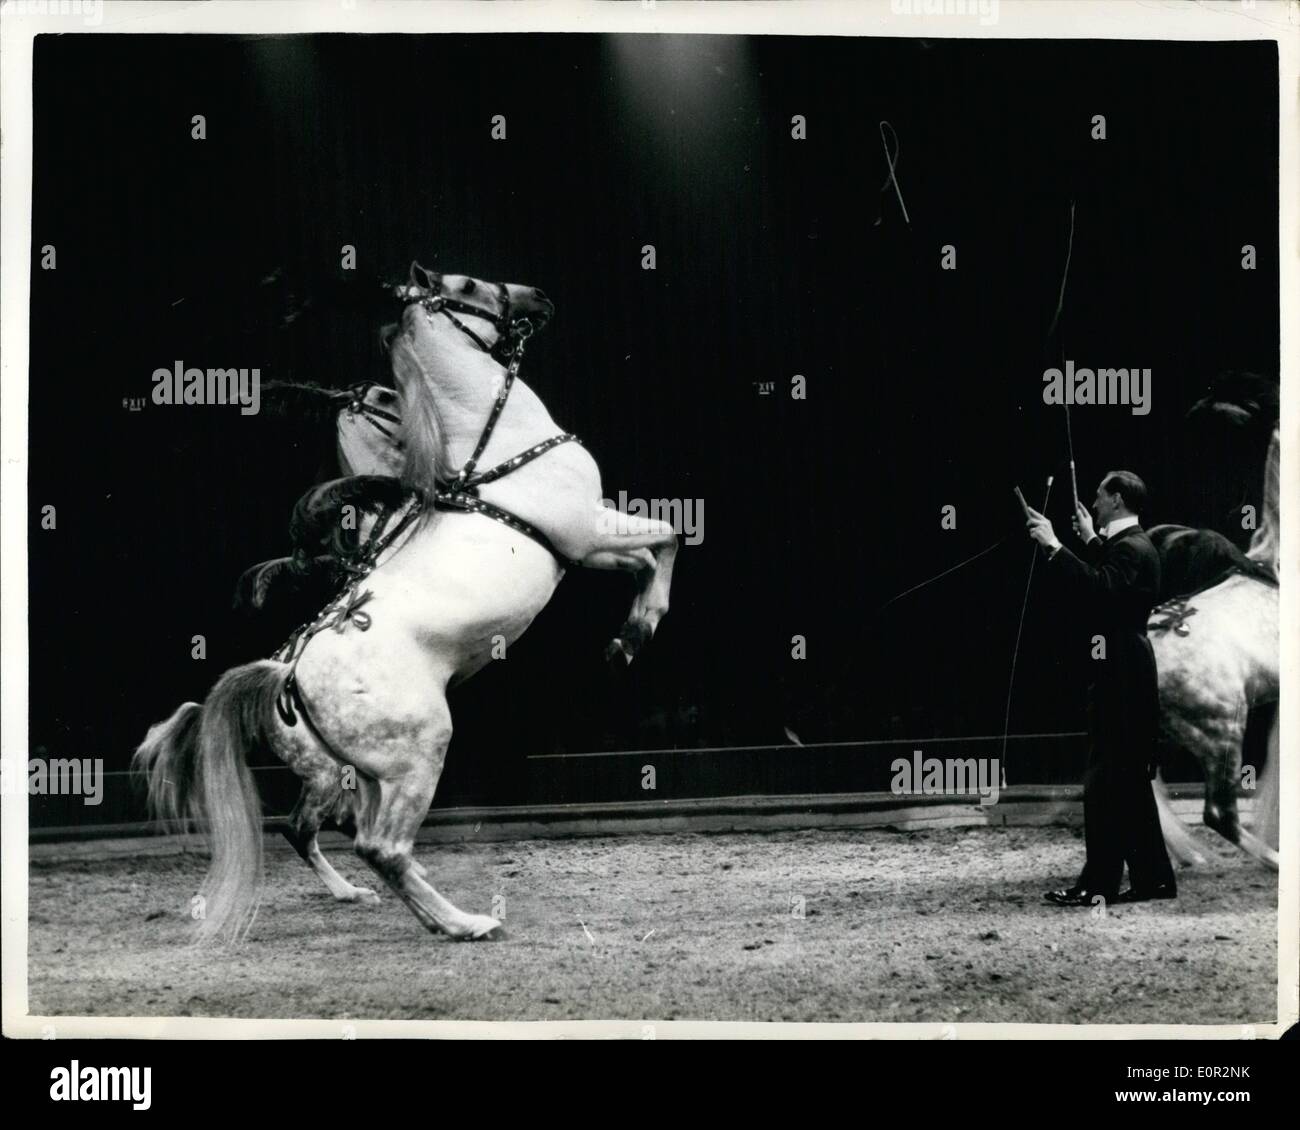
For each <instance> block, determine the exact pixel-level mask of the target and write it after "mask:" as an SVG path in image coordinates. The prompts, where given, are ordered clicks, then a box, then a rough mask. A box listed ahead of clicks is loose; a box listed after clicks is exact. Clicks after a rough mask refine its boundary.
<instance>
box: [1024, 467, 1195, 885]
mask: <svg viewBox="0 0 1300 1130" xmlns="http://www.w3.org/2000/svg"><path fill="white" fill-rule="evenodd" d="M1146 494H1147V492H1146V486H1145V485H1144V484H1143V482H1142V480H1141V479H1140V478H1138V476H1137V475H1135V474H1133V472H1132V471H1111V472H1110V473H1109V474H1108V475H1107V476H1106V477H1105V478H1104V479H1102V481H1101V485H1100V486H1099V487H1098V488H1097V498H1096V500H1095V501H1094V503H1093V509H1094V510H1095V511H1096V514H1097V521H1098V523H1099V524H1100V526H1101V536H1098V535H1097V533H1095V532H1094V529H1093V523H1092V518H1091V516H1090V515H1089V513H1088V510H1087V508H1086V507H1084V506H1083V505H1082V504H1076V513H1075V518H1074V528H1075V532H1076V533H1078V535H1079V537H1080V538H1081V539H1082V541H1083V549H1082V552H1081V553H1080V554H1077V555H1076V554H1074V553H1072V552H1070V550H1068V549H1066V548H1065V547H1064V546H1063V545H1061V543H1060V542H1059V541H1058V540H1057V538H1056V535H1055V534H1054V533H1053V531H1052V524H1051V522H1049V521H1048V520H1047V518H1045V517H1044V516H1043V515H1042V514H1040V513H1038V511H1036V510H1033V509H1030V510H1029V511H1028V520H1027V522H1026V526H1027V528H1028V530H1029V536H1030V537H1031V538H1032V539H1033V540H1034V541H1036V542H1038V544H1039V545H1040V546H1042V547H1043V548H1044V549H1045V550H1046V552H1047V559H1048V569H1049V571H1050V572H1051V573H1052V574H1053V575H1054V577H1055V579H1056V581H1057V582H1058V583H1059V584H1060V585H1061V586H1062V588H1064V589H1065V590H1066V591H1067V592H1069V593H1070V594H1071V595H1072V596H1074V597H1076V598H1078V599H1080V600H1081V601H1082V602H1083V604H1084V612H1085V615H1086V617H1087V622H1088V624H1089V626H1090V631H1091V634H1092V637H1093V638H1092V655H1093V659H1092V663H1093V681H1092V685H1091V686H1090V687H1089V689H1088V734H1089V737H1090V739H1091V743H1090V744H1091V749H1090V751H1089V755H1088V771H1087V775H1086V776H1085V778H1084V787H1083V811H1084V838H1085V843H1086V847H1087V862H1086V863H1085V864H1084V867H1083V872H1082V873H1081V874H1080V875H1079V879H1078V881H1077V882H1076V883H1075V885H1074V886H1073V887H1068V888H1066V889H1065V890H1060V891H1049V892H1048V894H1047V896H1046V897H1047V898H1048V900H1049V901H1051V902H1054V903H1056V904H1057V905H1059V906H1089V905H1091V904H1092V903H1093V901H1094V900H1095V899H1096V898H1097V897H1098V896H1100V897H1101V898H1102V899H1104V900H1105V901H1106V902H1107V903H1113V902H1145V901H1146V900H1148V899H1157V898H1174V897H1175V896H1176V895H1177V887H1176V884H1175V882H1174V872H1173V868H1172V867H1171V866H1170V863H1169V855H1168V853H1167V852H1166V850H1165V843H1164V837H1163V836H1162V835H1161V832H1160V818H1159V816H1158V815H1157V813H1156V804H1155V797H1154V796H1153V795H1152V792H1151V778H1152V777H1153V776H1154V775H1155V768H1154V762H1155V752H1156V737H1157V733H1158V729H1159V720H1160V700H1159V695H1158V691H1157V684H1156V661H1155V654H1154V652H1153V651H1152V650H1151V642H1150V641H1149V640H1148V639H1147V619H1148V618H1149V616H1150V613H1151V608H1152V606H1153V605H1154V604H1155V603H1156V601H1157V599H1158V594H1159V592H1160V555H1159V553H1158V552H1157V551H1156V548H1155V546H1154V545H1152V543H1151V539H1150V538H1149V537H1147V535H1146V533H1145V532H1144V531H1143V529H1142V527H1141V526H1140V525H1139V524H1138V515H1139V514H1141V512H1142V510H1143V509H1144V507H1145V505H1146ZM1125 863H1127V864H1128V872H1129V889H1128V890H1126V891H1124V892H1123V893H1122V894H1121V893H1120V891H1119V884H1120V880H1121V879H1122V878H1123V875H1124V864H1125Z"/></svg>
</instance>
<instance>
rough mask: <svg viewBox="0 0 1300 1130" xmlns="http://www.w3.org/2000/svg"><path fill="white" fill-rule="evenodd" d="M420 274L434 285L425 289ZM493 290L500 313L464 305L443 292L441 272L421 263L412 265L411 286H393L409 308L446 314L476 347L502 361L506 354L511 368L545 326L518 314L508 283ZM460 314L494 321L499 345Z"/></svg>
mask: <svg viewBox="0 0 1300 1130" xmlns="http://www.w3.org/2000/svg"><path fill="white" fill-rule="evenodd" d="M416 271H420V272H422V273H423V274H424V277H425V278H426V279H427V280H428V281H429V282H430V283H431V284H432V285H430V286H421V285H420V284H419V283H418V282H416V281H415V272H416ZM490 285H491V286H492V289H493V290H494V291H495V292H496V296H497V306H498V308H499V309H498V310H496V311H495V312H494V311H490V310H486V309H484V308H483V307H482V306H475V305H474V304H473V303H471V302H462V301H461V300H460V299H459V298H451V297H449V296H447V295H444V294H443V293H442V274H441V272H438V271H430V270H428V269H427V268H425V267H421V266H420V265H419V264H418V263H412V264H411V278H410V281H409V282H407V283H399V284H397V285H395V286H393V287H392V293H393V297H394V298H397V299H399V300H400V301H402V302H403V303H405V304H406V305H408V306H409V305H411V304H412V303H418V304H419V305H420V306H421V307H423V309H424V310H426V311H427V312H428V313H429V314H430V316H432V315H434V314H442V315H443V316H444V317H446V318H447V319H449V320H450V322H451V324H452V325H453V326H455V327H456V328H457V329H458V330H460V332H461V333H463V334H464V335H465V336H466V337H467V338H469V339H470V341H472V342H473V343H474V345H475V346H476V347H477V348H479V349H480V350H482V351H483V352H484V353H486V354H488V355H489V356H491V357H494V358H496V359H497V360H498V361H500V360H501V359H502V355H503V354H504V355H505V356H506V361H505V364H507V365H509V363H510V361H511V360H513V358H514V357H515V356H516V355H517V354H519V353H522V352H523V348H524V342H526V341H527V340H528V339H529V338H530V337H532V335H533V334H534V332H536V330H538V329H540V328H541V327H539V326H536V325H534V323H533V320H532V319H531V318H529V317H528V316H527V315H519V316H518V317H516V316H515V314H514V306H513V304H512V303H511V301H510V289H509V288H508V287H507V286H506V284H505V283H492V284H490ZM457 314H462V315H464V316H466V317H470V318H482V319H483V320H484V321H487V322H491V323H492V326H493V328H494V329H495V330H496V331H497V341H496V344H495V345H488V343H487V342H486V341H484V340H483V339H482V338H481V337H480V336H479V335H478V334H476V333H475V332H474V331H473V330H472V329H470V328H469V326H467V325H466V324H465V323H464V322H462V321H461V320H460V318H458V317H456V315H457Z"/></svg>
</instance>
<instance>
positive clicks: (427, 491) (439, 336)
mask: <svg viewBox="0 0 1300 1130" xmlns="http://www.w3.org/2000/svg"><path fill="white" fill-rule="evenodd" d="M394 291H395V293H396V294H397V296H398V297H400V298H401V299H402V300H403V301H404V302H405V303H406V305H405V308H404V310H403V313H402V316H401V320H400V324H399V325H398V326H397V327H396V329H395V332H394V333H393V335H392V337H391V338H390V341H389V351H390V356H391V359H392V366H393V374H394V377H395V379H396V381H397V387H398V395H399V397H400V399H401V407H402V411H401V421H402V423H401V429H400V433H399V435H398V436H397V437H396V440H397V442H398V443H399V445H400V448H401V450H402V452H403V459H402V464H401V479H402V481H403V482H404V483H405V484H406V485H408V486H410V487H413V488H415V490H416V492H418V493H417V494H416V496H415V497H416V502H415V503H414V504H412V505H410V506H408V507H407V508H406V511H405V513H404V514H403V515H402V516H401V517H400V519H399V520H398V521H397V522H396V524H395V525H394V526H393V528H392V529H391V530H390V531H389V532H388V533H387V534H385V535H383V536H382V537H380V538H378V539H376V541H375V543H374V545H375V550H376V553H375V561H374V568H373V570H372V571H371V572H369V574H368V575H366V576H363V577H361V578H360V579H359V580H357V581H356V582H355V583H353V584H352V585H350V586H349V587H348V589H347V590H346V591H345V592H344V593H343V594H342V595H341V596H340V598H339V599H338V600H336V601H335V602H334V603H333V604H332V605H331V606H330V607H329V608H328V609H326V610H325V612H323V613H322V615H321V616H320V617H318V619H317V621H316V622H315V623H314V624H313V625H312V626H311V627H310V628H309V629H308V630H307V631H305V632H303V633H302V634H301V635H300V636H299V637H298V638H297V639H295V640H293V641H291V644H290V646H289V647H288V649H287V650H286V651H285V652H283V653H282V654H283V658H280V659H271V660H262V661H259V662H256V663H250V664H247V665H246V666H243V667H237V668H234V669H233V670H231V671H228V672H226V674H225V675H223V676H222V677H221V679H220V680H219V681H218V683H217V685H216V686H215V687H214V688H213V690H212V692H211V693H210V694H209V696H208V699H207V701H206V702H205V703H204V704H203V705H202V706H199V704H197V703H186V704H185V705H183V706H182V707H180V709H179V710H177V711H176V713H175V714H173V715H172V716H171V717H170V718H169V719H167V720H166V721H165V722H162V723H159V724H158V725H156V726H154V727H153V728H152V729H150V731H149V733H148V735H147V736H146V738H145V740H144V742H143V743H142V744H141V746H140V748H139V749H138V750H137V751H136V755H135V759H134V764H135V765H136V767H137V768H138V769H140V770H142V771H144V772H145V773H147V776H148V782H149V800H150V804H151V807H152V808H153V810H154V811H155V812H156V813H158V814H159V815H161V816H162V817H164V818H165V819H168V820H172V821H175V822H183V821H184V820H186V819H188V820H192V821H194V822H195V823H197V824H198V825H199V826H200V827H201V828H203V830H204V832H205V834H206V836H207V838H208V841H209V844H210V847H211V852H212V861H211V865H210V868H209V872H208V877H207V881H206V883H205V895H206V903H205V914H204V917H203V919H202V921H201V923H200V934H201V936H203V937H208V938H213V937H228V938H232V939H233V938H238V937H239V936H240V935H242V933H243V932H244V931H245V930H246V929H247V928H248V926H249V925H250V924H251V920H252V916H253V913H254V911H255V910H256V907H257V902H258V889H259V886H260V880H261V876H262V830H261V808H260V801H259V798H258V794H257V790H256V786H255V785H254V784H253V780H252V775H251V773H250V772H249V770H248V767H247V764H246V762H245V757H246V755H247V753H248V752H249V751H250V750H252V749H253V748H255V747H257V746H267V747H269V748H270V749H271V750H272V751H273V752H274V753H275V754H276V755H277V756H278V757H280V758H281V759H282V760H283V761H285V762H286V763H288V764H289V765H290V766H291V767H292V768H293V769H294V771H295V772H297V773H298V774H299V775H300V776H301V777H302V778H303V779H304V782H305V783H306V786H307V787H306V789H305V791H304V799H303V802H300V806H299V807H300V808H302V807H304V805H305V804H306V803H307V802H308V801H309V800H310V801H311V804H312V805H314V806H320V805H323V806H325V808H324V811H332V812H333V814H334V815H335V816H336V818H338V819H339V820H340V822H341V823H354V824H355V827H356V850H357V854H358V855H360V856H361V858H362V859H364V860H365V862H366V863H367V864H369V865H370V866H371V867H372V868H373V869H374V870H375V871H376V872H377V873H378V874H379V875H380V877H381V878H383V880H384V882H385V883H387V884H388V886H389V887H390V888H391V889H392V890H393V891H395V892H396V893H397V894H398V895H399V897H401V899H402V900H403V901H404V902H405V903H406V905H407V906H408V907H409V908H410V909H411V911H412V913H414V914H415V916H416V917H417V918H418V919H419V920H420V921H421V922H422V923H423V924H424V925H425V926H426V927H427V928H428V929H430V930H434V931H441V932H443V933H446V934H448V935H450V936H451V937H454V938H482V937H488V936H492V935H493V934H495V933H496V932H497V931H498V929H499V927H500V923H499V922H498V921H497V920H496V919H494V918H491V917H489V916H487V915H482V914H469V913H466V912H464V911H461V910H459V909H457V908H456V907H455V906H453V905H452V904H451V903H450V902H449V901H448V900H447V899H445V898H444V897H443V896H442V895H440V894H439V893H438V892H437V891H436V890H435V889H434V888H433V886H432V885H431V884H429V883H428V882H427V881H426V879H425V872H424V869H423V868H422V867H421V866H420V865H419V864H418V863H416V862H415V860H414V859H413V858H412V848H413V845H414V841H415V835H416V832H417V831H418V830H419V827H420V824H421V823H422V821H423V820H424V817H425V814H426V813H427V812H428V809H429V806H430V804H431V802H432V800H433V796H434V791H435V789H436V787H437V783H438V778H439V776H440V774H441V772H442V767H443V763H444V761H445V758H446V754H447V747H448V744H449V742H450V740H451V732H452V724H451V713H450V710H449V709H448V706H447V699H446V692H447V688H448V687H449V686H450V685H451V684H452V683H454V682H457V681H460V680H463V679H466V678H468V677H469V676H470V675H472V674H474V673H475V672H476V671H478V670H479V669H480V668H482V667H483V666H484V665H485V664H486V663H487V662H488V661H489V660H490V659H491V658H492V656H493V652H494V649H495V648H496V647H497V646H498V645H499V644H501V643H502V642H504V643H505V644H506V646H509V644H510V643H512V642H513V641H515V640H516V639H518V638H519V636H521V635H522V634H523V632H524V631H525V630H526V629H527V627H528V626H529V624H531V623H532V621H533V619H534V617H536V615H537V614H538V613H539V612H540V611H541V610H542V608H543V607H545V605H546V603H547V602H548V601H549V600H550V598H551V595H552V594H553V593H554V591H555V588H556V586H557V585H558V584H559V581H560V579H561V577H563V575H564V567H565V565H567V564H570V563H582V564H591V565H595V566H597V567H603V568H611V567H615V568H627V569H630V570H633V571H636V572H639V573H641V574H642V578H643V580H642V584H641V586H640V588H639V590H638V594H637V599H636V602H635V604H634V606H633V611H632V614H631V615H630V616H629V619H628V622H627V623H626V624H625V625H624V628H623V630H622V631H621V632H620V634H619V636H618V638H617V639H616V640H615V641H614V643H613V644H612V645H611V648H612V649H613V650H614V651H615V653H616V654H618V655H619V656H621V658H622V659H623V660H625V661H630V659H631V658H632V656H633V655H634V654H635V653H636V651H637V649H638V648H639V647H640V645H641V644H642V643H643V642H645V641H646V640H648V639H649V638H650V636H651V635H653V633H654V630H655V627H656V626H657V625H658V623H659V621H660V619H661V618H662V616H663V615H664V613H665V612H666V611H667V609H668V593H669V587H670V584H671V580H672V566H673V560H674V555H675V553H676V549H677V537H676V534H675V532H674V531H673V529H672V527H671V526H669V525H668V524H667V523H665V522H660V521H656V520H653V519H646V518H640V517H636V516H630V515H624V514H611V512H610V511H609V510H607V509H606V508H605V507H604V505H603V504H602V502H601V499H602V497H603V492H602V489H601V481H600V472H599V469H598V468H597V466H596V462H595V460H594V459H593V458H592V457H591V455H590V454H589V453H588V452H587V451H586V449H585V448H584V447H582V446H581V445H580V444H579V443H576V442H572V439H573V437H571V436H568V435H567V434H563V433H559V429H558V428H557V427H556V425H555V423H554V421H553V420H552V419H551V417H550V414H549V413H548V412H547V411H546V408H545V406H544V405H543V404H542V402H541V400H540V399H539V398H538V397H537V395H536V394H535V393H534V392H533V391H532V390H531V389H529V388H528V387H527V386H526V385H525V384H524V383H523V382H522V381H520V380H518V379H517V376H516V374H517V371H518V361H519V357H520V355H521V352H522V346H523V342H524V341H525V340H526V339H527V336H528V335H529V334H530V333H531V332H532V330H533V329H535V328H536V327H538V326H539V325H541V324H543V323H544V322H545V321H546V320H547V319H548V318H549V317H550V315H551V312H552V307H551V304H550V302H549V301H548V300H547V299H546V298H545V296H544V295H542V294H541V292H540V291H537V290H535V289H533V288H531V287H522V286H515V285H510V286H506V285H504V284H492V285H489V284H484V283H481V282H479V281H478V280H476V279H471V278H468V277H466V276H453V275H448V276H443V275H439V274H436V273H433V272H429V271H425V270H424V269H423V268H421V267H419V266H418V265H416V266H413V267H412V270H411V279H410V282H409V284H407V285H404V286H401V287H397V288H394ZM503 352H504V354H505V355H506V356H507V357H508V359H509V360H508V363H505V364H503V362H502V360H501V355H502V354H503ZM480 461H481V462H482V463H485V464H488V465H490V467H491V469H490V470H487V471H479V470H478V469H477V468H478V465H479V463H480ZM456 468H459V469H458V470H456ZM348 767H350V768H351V769H352V770H353V772H352V773H350V774H345V773H344V771H345V770H346V769H347V768H348ZM349 779H351V780H353V781H354V783H355V787H353V788H347V787H343V783H344V781H345V780H349ZM310 824H311V820H310V819H309V820H307V821H306V822H305V823H304V827H303V830H304V831H310V844H304V845H303V846H302V847H301V848H300V850H301V851H303V853H304V856H305V857H306V858H307V859H308V861H309V862H310V863H311V864H312V866H313V867H314V868H315V869H316V870H317V872H318V874H320V875H321V877H322V878H323V879H324V880H325V882H326V884H327V885H328V886H330V888H331V890H333V891H334V892H335V894H336V896H337V897H340V898H351V899H368V898H372V897H373V894H372V893H371V892H369V891H367V890H365V889H364V888H357V887H353V886H352V885H351V884H349V883H347V882H346V881H345V880H344V879H342V878H341V877H340V876H339V875H338V874H337V873H336V872H335V871H334V870H333V868H332V867H331V866H330V864H329V863H328V861H327V860H325V859H324V857H323V856H322V855H321V854H320V850H319V848H318V847H317V846H316V844H315V830H314V828H311V827H310ZM316 827H319V820H317V823H316Z"/></svg>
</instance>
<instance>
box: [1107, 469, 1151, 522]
mask: <svg viewBox="0 0 1300 1130" xmlns="http://www.w3.org/2000/svg"><path fill="white" fill-rule="evenodd" d="M1101 489H1102V490H1104V491H1105V492H1106V493H1107V494H1118V495H1119V496H1120V497H1121V498H1123V499H1124V505H1125V506H1126V507H1127V508H1128V509H1129V510H1131V511H1132V512H1133V513H1134V514H1141V513H1142V512H1143V511H1144V510H1146V508H1147V485H1146V483H1144V482H1143V481H1142V480H1141V479H1139V478H1138V477H1137V475H1135V474H1133V472H1132V471H1110V472H1108V473H1107V475H1106V477H1105V478H1104V479H1103V480H1102V482H1101Z"/></svg>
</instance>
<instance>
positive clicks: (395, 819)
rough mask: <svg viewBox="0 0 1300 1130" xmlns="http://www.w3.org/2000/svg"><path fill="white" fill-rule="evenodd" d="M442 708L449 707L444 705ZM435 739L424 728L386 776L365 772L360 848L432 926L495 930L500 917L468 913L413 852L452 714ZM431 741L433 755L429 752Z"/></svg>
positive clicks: (447, 930)
mask: <svg viewBox="0 0 1300 1130" xmlns="http://www.w3.org/2000/svg"><path fill="white" fill-rule="evenodd" d="M443 710H444V711H445V710H446V707H445V705H444V706H443ZM436 730H437V731H439V733H438V734H437V736H436V737H435V738H434V740H433V741H432V742H431V741H430V735H428V734H421V735H419V736H418V738H417V739H416V740H413V741H412V745H411V748H412V749H414V750H418V751H420V752H419V753H417V754H416V755H415V756H414V757H413V758H411V759H410V760H407V761H405V762H404V763H403V764H401V765H399V766H395V767H394V769H393V770H392V771H391V772H390V773H389V774H387V775H385V776H384V777H381V778H373V777H369V776H367V777H362V778H360V780H359V785H360V792H361V797H360V798H359V799H360V803H359V804H358V805H357V842H356V850H357V854H358V855H359V856H360V857H361V858H362V859H364V860H365V861H366V862H367V863H368V864H369V865H370V866H371V867H372V868H374V870H375V871H376V872H378V874H379V875H380V876H381V877H382V878H383V880H384V882H385V883H387V884H388V885H389V887H391V888H392V889H393V891H394V892H395V893H396V894H397V895H398V897H399V898H401V900H402V901H403V902H404V903H406V905H407V906H408V907H410V909H411V912H412V913H413V914H414V915H415V916H416V918H418V919H419V920H420V921H421V922H422V923H423V924H424V926H425V928H426V929H428V930H433V931H441V932H442V933H444V934H447V935H449V936H450V937H452V938H461V939H467V940H468V939H476V938H487V937H491V936H494V935H495V934H496V933H497V932H498V931H499V930H500V927H501V923H500V922H498V921H497V920H496V919H495V918H490V917H489V916H488V915H486V914H467V913H466V912H465V911H463V910H459V909H458V908H457V907H455V906H453V905H452V904H451V903H450V902H448V901H447V899H445V898H443V896H442V895H440V894H439V893H438V892H437V891H435V890H434V889H433V887H432V886H430V885H429V884H428V883H427V882H426V881H425V880H424V877H423V876H424V868H422V867H420V866H419V864H417V863H416V862H415V860H414V859H413V858H412V856H411V851H412V849H413V847H414V846H415V835H416V833H417V832H418V831H419V829H420V825H421V824H422V823H423V822H424V818H425V816H426V815H427V814H428V811H429V805H430V804H431V803H432V802H433V794H434V790H435V789H436V787H437V784H438V777H439V776H440V775H441V772H442V765H443V760H444V758H445V757H446V752H447V743H448V742H449V741H450V739H451V723H450V719H449V718H448V719H446V721H445V722H444V723H443V724H440V725H439V726H437V727H436ZM431 746H432V748H433V750H434V755H433V757H432V758H430V757H429V755H428V753H427V752H425V751H427V750H428V749H430V747H431Z"/></svg>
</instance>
